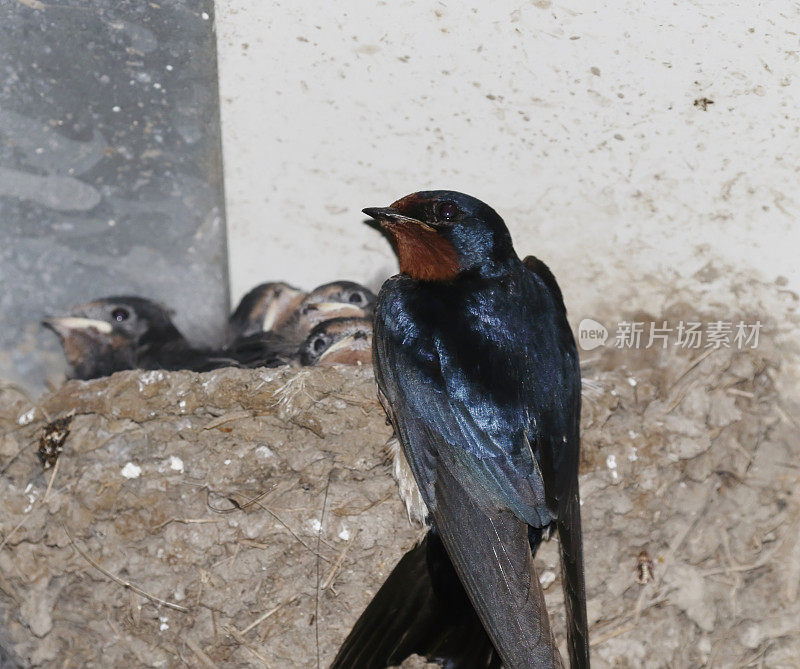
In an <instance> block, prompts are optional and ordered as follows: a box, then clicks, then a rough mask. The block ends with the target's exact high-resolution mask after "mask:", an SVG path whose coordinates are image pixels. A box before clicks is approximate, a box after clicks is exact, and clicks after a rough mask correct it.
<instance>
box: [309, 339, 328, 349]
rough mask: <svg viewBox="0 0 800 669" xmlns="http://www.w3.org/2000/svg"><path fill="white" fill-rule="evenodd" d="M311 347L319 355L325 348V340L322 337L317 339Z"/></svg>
mask: <svg viewBox="0 0 800 669" xmlns="http://www.w3.org/2000/svg"><path fill="white" fill-rule="evenodd" d="M311 346H312V348H313V349H314V353H319V352H320V351H321V350H322V349H324V348H325V340H324V339H323V338H322V337H317V338H316V339H315V340H314V341H313V342H312V344H311Z"/></svg>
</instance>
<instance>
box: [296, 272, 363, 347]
mask: <svg viewBox="0 0 800 669" xmlns="http://www.w3.org/2000/svg"><path fill="white" fill-rule="evenodd" d="M375 299H376V297H375V293H373V292H372V291H371V290H370V289H369V288H366V287H365V286H362V285H361V284H360V283H356V282H354V281H332V282H331V283H326V284H323V285H321V286H317V287H316V288H315V289H314V290H312V291H311V292H310V293H309V294H308V295H306V297H305V299H304V300H303V301H302V302H301V303H300V306H299V307H298V308H297V313H296V318H295V323H294V324H293V326H294V327H296V328H298V329H299V331H301V332H302V333H303V335H302V336H303V337H305V336H306V335H307V334H308V333H310V332H311V330H312V329H313V328H314V327H315V326H316V325H318V324H319V323H322V322H324V321H328V320H331V319H333V318H372V314H373V312H374V309H375Z"/></svg>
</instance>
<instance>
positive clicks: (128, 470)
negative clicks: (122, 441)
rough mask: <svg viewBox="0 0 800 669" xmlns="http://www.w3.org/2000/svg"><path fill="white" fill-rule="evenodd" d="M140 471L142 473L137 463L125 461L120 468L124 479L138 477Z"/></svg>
mask: <svg viewBox="0 0 800 669" xmlns="http://www.w3.org/2000/svg"><path fill="white" fill-rule="evenodd" d="M141 473H142V468H141V467H140V466H139V465H135V464H133V463H132V462H129V463H127V464H126V465H125V466H124V467H123V468H122V475H123V476H124V477H125V478H126V479H138V478H139V475H140V474H141Z"/></svg>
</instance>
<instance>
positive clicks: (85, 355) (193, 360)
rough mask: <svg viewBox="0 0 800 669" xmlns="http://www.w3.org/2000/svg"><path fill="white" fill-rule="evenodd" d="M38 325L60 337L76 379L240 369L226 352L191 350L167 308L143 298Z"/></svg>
mask: <svg viewBox="0 0 800 669" xmlns="http://www.w3.org/2000/svg"><path fill="white" fill-rule="evenodd" d="M42 324H43V325H44V326H45V327H47V328H49V329H50V330H52V331H53V332H55V333H56V334H57V335H58V337H59V339H60V340H61V343H62V345H63V347H64V353H65V355H66V358H67V362H69V364H70V366H71V367H72V370H73V373H72V378H76V379H84V380H85V379H95V378H98V377H101V376H108V375H110V374H113V373H114V372H118V371H121V370H123V369H165V370H178V369H187V370H192V371H197V372H202V371H208V370H211V369H217V368H219V367H227V366H239V365H238V363H237V362H236V361H235V360H233V359H232V358H229V357H227V356H225V355H224V353H221V352H219V351H213V350H210V349H199V348H194V347H192V346H191V344H189V342H188V341H187V340H186V339H185V338H184V336H183V335H182V334H181V333H180V332H179V331H178V329H177V328H176V327H175V326H174V325H173V323H172V320H171V319H170V317H169V313H168V312H167V309H166V308H165V307H163V306H161V305H159V304H157V303H155V302H153V301H151V300H148V299H145V298H142V297H132V296H121V297H107V298H103V299H100V300H95V301H93V302H88V303H86V304H83V305H80V306H78V307H75V308H74V309H73V310H72V311H71V313H70V315H69V316H65V317H58V318H46V319H45V320H44V321H43V322H42Z"/></svg>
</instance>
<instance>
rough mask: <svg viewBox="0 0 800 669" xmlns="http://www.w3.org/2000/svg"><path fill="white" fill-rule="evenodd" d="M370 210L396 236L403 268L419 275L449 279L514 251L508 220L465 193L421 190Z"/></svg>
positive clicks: (430, 278) (417, 277) (403, 270)
mask: <svg viewBox="0 0 800 669" xmlns="http://www.w3.org/2000/svg"><path fill="white" fill-rule="evenodd" d="M364 213H365V214H367V215H368V216H371V217H372V218H374V219H376V220H377V221H378V222H379V223H380V225H381V227H383V228H384V229H385V230H386V231H387V232H388V233H389V234H390V235H391V237H392V239H393V240H394V243H395V248H396V249H397V256H398V259H399V261H400V271H401V272H403V273H404V274H407V275H408V276H410V277H412V278H414V279H420V280H422V281H449V280H452V279H454V278H455V277H456V276H458V274H459V273H460V272H462V271H466V270H474V269H480V268H481V267H484V266H486V265H489V264H493V263H498V262H503V261H505V260H507V259H508V258H510V257H511V256H513V254H514V248H513V246H512V243H511V235H509V233H508V228H506V224H505V223H504V222H503V219H502V218H500V216H499V215H498V214H497V212H496V211H495V210H494V209H492V208H491V207H490V206H489V205H487V204H485V203H483V202H481V201H480V200H478V199H476V198H474V197H471V196H470V195H465V194H464V193H457V192H455V191H447V190H434V191H421V192H419V193H412V194H411V195H406V196H405V197H403V198H401V199H399V200H397V202H394V203H393V204H391V205H389V206H388V207H375V208H367V209H364Z"/></svg>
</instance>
